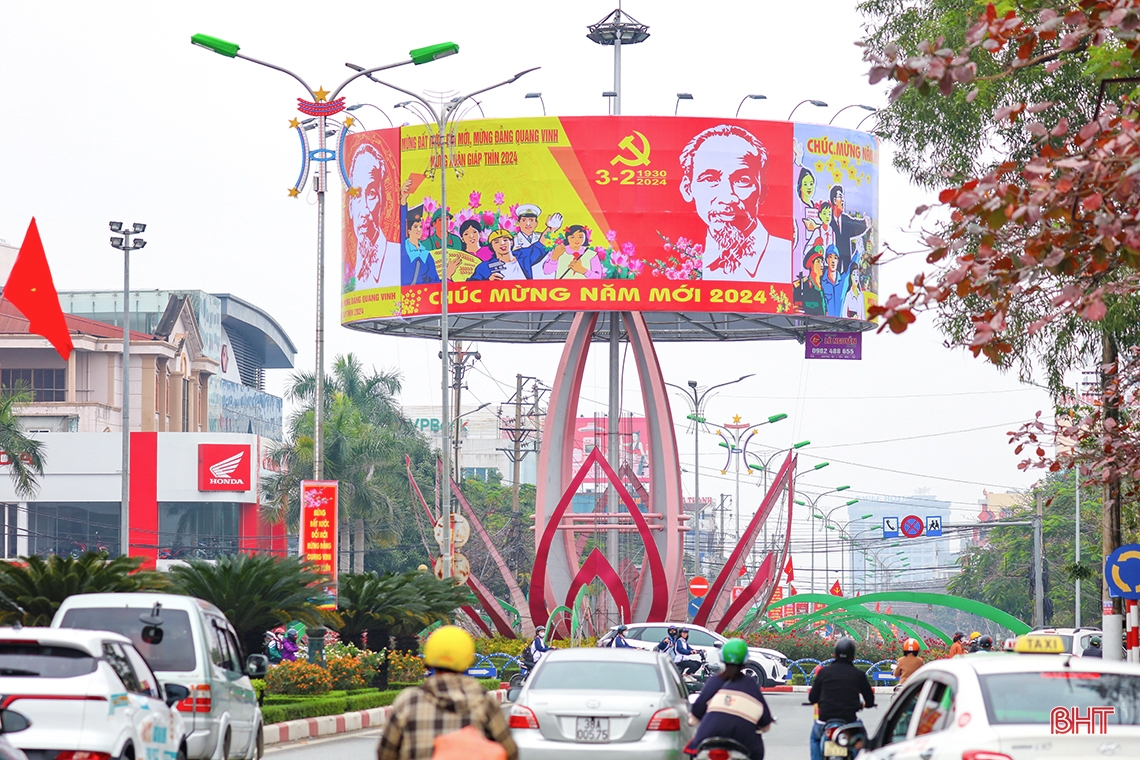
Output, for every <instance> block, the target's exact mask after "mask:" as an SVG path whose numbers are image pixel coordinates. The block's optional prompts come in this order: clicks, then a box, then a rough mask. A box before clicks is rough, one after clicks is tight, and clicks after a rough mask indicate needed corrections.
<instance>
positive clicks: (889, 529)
mask: <svg viewBox="0 0 1140 760" xmlns="http://www.w3.org/2000/svg"><path fill="white" fill-rule="evenodd" d="M898 537H899V518H898V517H884V518H883V538H898Z"/></svg>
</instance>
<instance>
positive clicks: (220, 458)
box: [198, 443, 253, 491]
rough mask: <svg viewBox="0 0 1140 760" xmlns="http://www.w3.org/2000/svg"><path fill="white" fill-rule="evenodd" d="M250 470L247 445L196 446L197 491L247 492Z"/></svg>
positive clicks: (211, 444)
mask: <svg viewBox="0 0 1140 760" xmlns="http://www.w3.org/2000/svg"><path fill="white" fill-rule="evenodd" d="M250 470H251V468H250V448H249V445H248V444H233V443H200V444H198V490H199V491H249V490H251V489H252V487H253V485H252V482H251V480H250Z"/></svg>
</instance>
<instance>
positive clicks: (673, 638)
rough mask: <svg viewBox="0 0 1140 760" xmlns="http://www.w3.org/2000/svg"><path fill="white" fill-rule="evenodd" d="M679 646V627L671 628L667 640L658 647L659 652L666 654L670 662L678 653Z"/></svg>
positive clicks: (672, 626) (662, 640)
mask: <svg viewBox="0 0 1140 760" xmlns="http://www.w3.org/2000/svg"><path fill="white" fill-rule="evenodd" d="M676 646H677V626H675V625H671V626H669V631H668V632H667V634H666V636H665V638H663V639H661V643H659V644H658V645H657V651H658V652H664V653H665V656H666V657H668V658H669V659H670V660H671V659H673V653H674V652H675V651H676Z"/></svg>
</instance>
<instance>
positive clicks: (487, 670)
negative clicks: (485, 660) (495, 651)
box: [467, 665, 499, 678]
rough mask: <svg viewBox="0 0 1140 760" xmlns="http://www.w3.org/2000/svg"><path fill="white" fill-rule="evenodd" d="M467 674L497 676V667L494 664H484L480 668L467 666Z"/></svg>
mask: <svg viewBox="0 0 1140 760" xmlns="http://www.w3.org/2000/svg"><path fill="white" fill-rule="evenodd" d="M467 675H469V676H471V677H472V678H498V677H499V669H498V668H496V667H495V666H494V665H484V666H483V667H481V668H468V669H467Z"/></svg>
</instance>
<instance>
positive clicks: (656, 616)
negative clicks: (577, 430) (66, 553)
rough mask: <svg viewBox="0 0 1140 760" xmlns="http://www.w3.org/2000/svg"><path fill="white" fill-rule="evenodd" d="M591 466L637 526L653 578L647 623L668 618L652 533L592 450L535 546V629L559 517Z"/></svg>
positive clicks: (543, 612)
mask: <svg viewBox="0 0 1140 760" xmlns="http://www.w3.org/2000/svg"><path fill="white" fill-rule="evenodd" d="M595 464H597V465H598V466H600V467H601V468H602V472H603V473H605V476H606V479H608V480H609V482H610V485H612V486H613V488H614V490H615V491H617V494H618V498H619V499H620V500H621V503H622V504H624V505H625V508H626V510H627V511H628V512H629V514H630V517H632V518H633V522H634V524H635V525H636V526H637V532H638V534H640V535H641V540H642V542H643V543H644V544H645V561H646V562H647V563H649V570H650V574H651V575H652V577H653V599H652V603H651V606H650V611H649V619H650V620H664V619H665V616H666V615H668V612H669V585H668V581H667V579H666V578H665V565H664V564H663V563H662V562H661V555H660V553H658V551H657V544H656V542H654V540H653V533H652V531H650V529H649V523H647V522H646V521H645V517H644V515H642V514H641V510H639V509H638V508H637V505H636V504H634V502H633V498H632V497H631V496H630V495H629V491H627V490H626V488H625V486H624V485H623V484H622V482H621V481H620V480H619V479H618V477H617V474H616V473H615V472H614V470H613V468H612V467H610V464H609V462H607V461H606V458H605V457H603V456H602V451H601V449H600V448H595V449H593V450H592V451H591V452H590V453H589V455H587V456H586V460H585V461H584V462H582V466H581V467H580V468H579V469H578V474H577V475H575V476H574V479H573V480H571V481H570V485H569V486H568V487H567V488H566V491H565V492H564V493H563V494H562V498H561V499H559V501H558V506H557V507H555V508H554V511H553V512H551V514H550V521H549V522H548V523H547V524H546V527H545V529H544V530H543V531H542V536H541V538H540V539H539V541H538V546H537V547H536V548H535V553H534V572H533V573H532V574H531V579H530V589H531V593H530V615H531V618H532V619H533V620H534V624H535V625H536V626H538V625H545V624H546V621H547V620H548V619H549V617H550V613H549V611H548V610H547V608H546V602H545V599H544V598H543V596H544V595H543V589H545V588H546V573H547V562H548V561H549V558H550V546H551V544H552V543H554V539H555V536H556V535H557V534H558V532H559V530H560V528H559V525H560V523H561V522H562V517H563V515H565V514H566V510H567V509H569V507H570V502H571V500H572V499H573V498H574V494H575V493H576V492H577V491H578V487H579V486H580V485H582V481H583V480H585V479H586V475H587V474H588V473H589V471H590V468H591V467H593V466H594V465H595ZM607 564H608V563H607ZM611 569H612V568H611ZM591 577H592V576H591ZM611 593H612V592H611ZM570 601H573V597H571V599H570Z"/></svg>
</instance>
